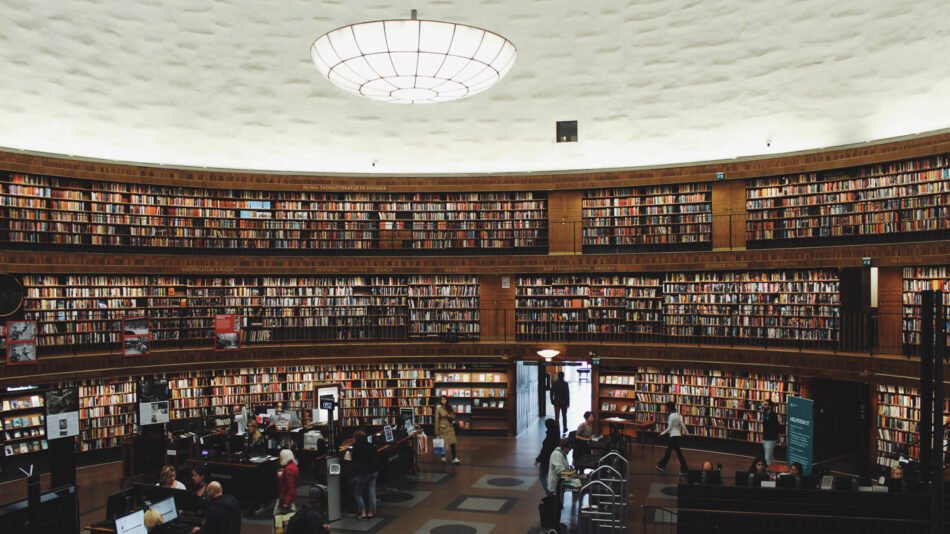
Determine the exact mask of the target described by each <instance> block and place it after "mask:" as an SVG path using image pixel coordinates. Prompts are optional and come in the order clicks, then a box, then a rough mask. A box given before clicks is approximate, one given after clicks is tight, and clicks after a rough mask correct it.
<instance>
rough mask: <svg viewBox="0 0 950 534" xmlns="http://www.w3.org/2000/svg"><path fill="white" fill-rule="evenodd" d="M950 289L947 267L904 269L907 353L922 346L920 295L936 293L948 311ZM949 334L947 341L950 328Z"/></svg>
mask: <svg viewBox="0 0 950 534" xmlns="http://www.w3.org/2000/svg"><path fill="white" fill-rule="evenodd" d="M948 288H950V268H948V266H946V265H930V266H922V267H905V268H904V281H903V290H902V298H903V306H902V310H903V311H902V317H901V322H902V323H903V324H902V330H903V333H904V346H905V351H909V352H913V351H915V350H916V349H917V347H918V346H919V345H920V327H921V324H920V298H921V297H920V293H921V292H922V291H928V290H929V291H936V292H937V295H939V298H940V299H942V300H941V302H942V304H943V306H944V310H947V309H948V308H947V307H948V306H950V298H948V296H947V293H946V290H947V289H948ZM948 313H950V312H948ZM947 332H948V337H947V339H950V328H948V329H947ZM948 346H950V345H948Z"/></svg>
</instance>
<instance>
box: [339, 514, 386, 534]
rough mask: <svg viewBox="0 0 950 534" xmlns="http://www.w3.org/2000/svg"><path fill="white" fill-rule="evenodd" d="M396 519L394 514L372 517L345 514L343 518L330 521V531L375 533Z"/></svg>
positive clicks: (347, 533)
mask: <svg viewBox="0 0 950 534" xmlns="http://www.w3.org/2000/svg"><path fill="white" fill-rule="evenodd" d="M394 519H396V516H394V515H387V516H381V515H377V516H374V517H373V518H372V519H359V518H357V517H355V516H344V517H343V519H337V520H336V521H334V522H332V523H330V531H331V532H342V533H343V534H357V533H359V534H373V533H374V532H379V531H380V530H382V529H383V527H385V526H386V525H387V524H389V523H391V522H392V521H393V520H394Z"/></svg>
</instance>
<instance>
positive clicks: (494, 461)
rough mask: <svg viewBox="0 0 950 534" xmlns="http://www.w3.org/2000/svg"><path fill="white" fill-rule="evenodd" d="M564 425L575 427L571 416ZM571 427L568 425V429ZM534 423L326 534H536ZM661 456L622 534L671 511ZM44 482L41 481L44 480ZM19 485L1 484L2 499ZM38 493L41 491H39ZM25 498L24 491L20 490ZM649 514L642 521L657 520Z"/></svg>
mask: <svg viewBox="0 0 950 534" xmlns="http://www.w3.org/2000/svg"><path fill="white" fill-rule="evenodd" d="M571 421H579V416H577V418H574V417H572V418H571ZM572 424H573V423H572ZM542 426H543V425H542V424H541V422H540V421H539V423H538V424H537V425H534V426H532V427H531V428H529V429H527V430H525V431H524V432H522V433H521V435H519V436H517V437H511V438H485V437H466V436H462V437H460V439H459V444H458V453H459V457H460V458H461V460H462V464H461V465H452V464H451V463H449V464H443V463H442V462H440V461H437V460H438V459H437V458H434V457H432V456H431V455H430V456H428V457H422V458H420V470H421V476H420V477H419V478H418V480H415V481H406V482H402V483H399V484H395V485H394V486H395V487H392V488H384V487H383V486H384V485H382V484H381V485H380V488H379V491H378V498H379V499H380V501H381V502H380V505H379V508H378V511H377V514H378V515H377V518H375V519H374V520H372V521H361V520H358V519H356V518H354V517H353V516H346V515H344V518H343V519H342V520H340V521H336V522H334V523H333V524H332V525H331V527H332V529H331V530H332V532H334V533H362V532H366V533H373V534H375V533H381V534H390V533H394V534H488V533H491V534H526V533H537V532H539V531H540V523H539V518H538V502H539V500H540V499H541V497H542V496H543V490H542V489H541V485H540V483H539V482H538V470H537V468H536V467H534V463H533V462H534V458H535V456H536V455H537V454H538V451H539V450H540V444H541V441H542V438H543V432H542ZM663 452H664V447H663V446H662V445H657V446H656V447H655V448H654V447H652V446H651V445H649V444H647V445H645V446H641V445H639V444H634V445H633V450H632V454H631V456H630V460H631V476H630V483H629V489H630V493H631V495H630V504H631V508H630V510H631V517H630V522H629V531H630V532H641V531H642V529H643V512H642V507H643V506H656V507H674V506H675V505H676V497H675V485H676V484H677V482H678V480H679V476H678V475H677V474H676V473H677V472H678V470H679V465H678V463H677V461H676V460H675V458H674V459H673V460H671V462H670V464H669V466H668V469H667V472H666V473H660V472H658V471H656V469H655V467H654V465H655V464H656V462H657V460H659V459H660V457H661V456H662V454H663ZM684 452H685V454H686V457H687V460H688V461H689V462H690V463H691V464H692V465H693V466H694V467H696V468H698V467H700V466H701V464H702V462H703V461H704V460H710V461H712V462H713V463H721V464H722V465H723V470H724V472H726V473H729V472H733V471H735V470H739V469H746V468H748V466H749V464H750V462H751V457H748V456H737V455H730V454H724V453H714V452H702V451H696V450H689V449H686V450H685V451H684ZM120 476H121V464H120V463H119V462H113V463H108V464H102V465H97V466H90V467H85V468H81V469H79V470H78V472H77V478H78V484H79V486H80V491H79V499H80V506H81V509H82V516H81V518H80V520H81V524H83V525H87V524H90V523H93V522H95V521H98V520H100V519H102V516H103V514H104V505H105V498H106V496H107V495H108V494H110V493H113V492H115V491H117V490H118V489H119V488H120ZM44 478H46V477H44ZM19 482H20V481H17V482H15V483H8V484H3V485H0V486H8V487H7V488H2V489H3V490H6V491H0V493H4V494H5V495H4V497H8V498H9V499H8V500H13V499H15V498H22V497H14V496H13V495H12V494H11V493H13V492H11V490H14V487H11V486H10V485H11V484H14V485H15V486H19ZM44 486H45V484H44ZM22 491H23V492H24V494H25V484H24V485H23V490H22ZM225 491H227V488H225ZM300 493H301V495H300V497H299V500H298V505H301V504H304V503H306V502H307V497H306V490H305V486H304V487H302V488H301V492H300ZM571 511H572V507H571V503H570V501H569V500H568V501H566V502H565V507H564V512H563V515H562V519H561V521H562V522H563V523H565V524H567V525H569V526H570V531H571V532H577V531H578V530H577V524H576V519H575V518H574V517H575V516H572V514H571ZM655 515H656V514H651V517H649V518H647V520H648V522H655V521H657V519H656V517H654V516H655ZM242 532H244V533H246V534H268V533H271V532H273V527H272V525H271V523H270V522H269V521H264V520H251V519H246V520H245V521H244V527H243V529H242Z"/></svg>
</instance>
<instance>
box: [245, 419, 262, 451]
mask: <svg viewBox="0 0 950 534" xmlns="http://www.w3.org/2000/svg"><path fill="white" fill-rule="evenodd" d="M244 450H245V451H247V453H248V455H251V454H254V455H260V454H263V453H264V434H261V430H260V425H258V423H257V420H256V419H251V420H250V421H248V422H247V437H246V438H245V449H244Z"/></svg>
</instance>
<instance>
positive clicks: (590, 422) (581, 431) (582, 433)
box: [574, 412, 594, 441]
mask: <svg viewBox="0 0 950 534" xmlns="http://www.w3.org/2000/svg"><path fill="white" fill-rule="evenodd" d="M574 437H575V438H577V439H581V440H584V441H590V440H591V438H593V437H594V414H593V413H592V412H584V422H583V423H581V424H580V426H578V427H577V433H576V434H575V435H574Z"/></svg>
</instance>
